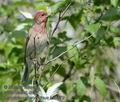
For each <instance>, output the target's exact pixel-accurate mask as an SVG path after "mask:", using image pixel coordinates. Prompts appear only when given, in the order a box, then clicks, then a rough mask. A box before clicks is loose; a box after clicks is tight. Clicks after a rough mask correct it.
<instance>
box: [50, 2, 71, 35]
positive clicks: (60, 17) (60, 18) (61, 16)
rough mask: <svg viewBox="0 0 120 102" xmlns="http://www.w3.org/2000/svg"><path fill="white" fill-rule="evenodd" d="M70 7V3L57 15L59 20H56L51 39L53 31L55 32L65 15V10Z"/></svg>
mask: <svg viewBox="0 0 120 102" xmlns="http://www.w3.org/2000/svg"><path fill="white" fill-rule="evenodd" d="M70 5H71V2H70V3H69V4H68V5H67V7H66V8H65V10H63V12H60V13H59V18H58V21H57V23H56V26H55V28H54V29H53V31H52V33H51V37H52V36H53V34H54V33H55V31H56V30H57V28H58V25H59V23H60V21H61V20H62V18H63V16H64V15H65V13H66V12H67V10H68V9H69V7H70Z"/></svg>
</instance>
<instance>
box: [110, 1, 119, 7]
mask: <svg viewBox="0 0 120 102" xmlns="http://www.w3.org/2000/svg"><path fill="white" fill-rule="evenodd" d="M110 1H111V4H112V5H113V6H114V7H116V6H117V4H118V0H110Z"/></svg>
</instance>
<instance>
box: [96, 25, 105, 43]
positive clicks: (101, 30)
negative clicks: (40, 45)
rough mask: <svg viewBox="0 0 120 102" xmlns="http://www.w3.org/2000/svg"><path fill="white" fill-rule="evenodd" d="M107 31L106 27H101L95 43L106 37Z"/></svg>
mask: <svg viewBox="0 0 120 102" xmlns="http://www.w3.org/2000/svg"><path fill="white" fill-rule="evenodd" d="M105 33H106V29H105V27H100V28H99V29H98V31H97V33H96V41H95V43H96V44H97V43H99V42H100V40H101V39H104V38H105V37H104V36H105Z"/></svg>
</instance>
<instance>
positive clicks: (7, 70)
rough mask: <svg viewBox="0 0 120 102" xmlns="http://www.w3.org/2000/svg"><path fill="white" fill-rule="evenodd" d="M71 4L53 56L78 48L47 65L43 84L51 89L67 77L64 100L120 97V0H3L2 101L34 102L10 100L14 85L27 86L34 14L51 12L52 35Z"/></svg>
mask: <svg viewBox="0 0 120 102" xmlns="http://www.w3.org/2000/svg"><path fill="white" fill-rule="evenodd" d="M69 3H71V5H70V7H69V8H68V10H67V11H66V13H65V15H64V16H63V17H62V19H61V21H60V23H59V25H58V27H57V30H56V32H55V33H54V35H53V36H52V37H51V42H50V45H51V47H50V49H49V58H48V59H49V60H50V59H52V58H55V57H57V56H58V55H59V54H61V53H63V52H65V51H66V50H68V49H70V48H72V49H71V50H69V51H67V53H65V54H63V55H62V56H60V57H59V58H57V59H56V60H54V61H52V62H50V63H49V64H48V65H46V68H45V71H44V72H43V75H42V78H41V83H42V84H45V83H48V84H47V86H46V88H48V87H49V86H51V85H52V84H54V83H56V82H61V81H64V84H63V85H62V86H61V88H60V89H61V91H60V94H61V95H62V96H64V97H65V99H64V102H120V63H119V62H120V0H0V102H31V100H28V99H23V98H16V99H14V100H8V99H7V97H13V96H19V95H18V93H16V94H14V93H11V94H8V93H7V92H8V91H10V90H13V92H15V91H17V90H20V89H14V88H13V89H10V88H9V86H19V85H21V76H22V72H23V69H24V60H23V59H24V46H25V39H26V36H27V34H28V31H29V29H30V27H31V26H32V25H33V19H32V16H34V14H35V12H36V11H38V10H44V11H46V12H48V14H49V15H50V16H49V18H48V22H47V29H48V30H47V31H48V34H49V35H50V34H51V32H52V30H53V28H54V27H55V25H56V23H57V21H58V18H59V13H60V12H64V10H65V8H66V7H67V5H69ZM89 36H90V37H89ZM87 37H89V38H88V39H86V38H87ZM81 40H83V41H82V42H81V43H78V44H77V45H76V46H75V47H73V44H74V43H76V42H77V41H81ZM31 76H32V72H31ZM31 79H32V78H31Z"/></svg>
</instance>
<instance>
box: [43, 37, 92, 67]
mask: <svg viewBox="0 0 120 102" xmlns="http://www.w3.org/2000/svg"><path fill="white" fill-rule="evenodd" d="M90 37H92V35H90V36H88V37H87V38H85V39H83V40H81V41H78V42H76V43H74V44H73V47H72V48H70V49H68V50H66V51H64V52H63V53H61V54H59V55H58V56H57V57H55V58H53V59H51V60H49V61H48V62H47V63H45V65H46V64H48V63H50V62H52V61H54V60H56V59H57V58H59V57H61V56H62V55H64V54H65V53H67V52H68V51H70V50H72V49H73V48H74V47H76V45H78V44H80V43H82V42H83V41H85V40H88V39H89V38H90Z"/></svg>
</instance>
